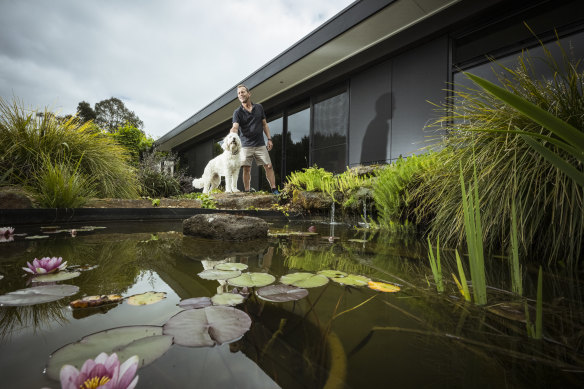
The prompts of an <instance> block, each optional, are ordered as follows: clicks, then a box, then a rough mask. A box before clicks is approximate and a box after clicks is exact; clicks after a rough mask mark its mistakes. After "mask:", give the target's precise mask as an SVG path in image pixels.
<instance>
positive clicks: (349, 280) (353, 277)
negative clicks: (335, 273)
mask: <svg viewBox="0 0 584 389" xmlns="http://www.w3.org/2000/svg"><path fill="white" fill-rule="evenodd" d="M331 279H332V280H333V281H335V282H338V283H339V284H343V285H350V286H365V285H367V284H369V281H371V280H370V279H369V278H367V277H365V276H360V275H357V274H349V275H348V276H346V277H340V278H331Z"/></svg>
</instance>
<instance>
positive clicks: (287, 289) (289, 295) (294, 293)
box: [256, 284, 308, 303]
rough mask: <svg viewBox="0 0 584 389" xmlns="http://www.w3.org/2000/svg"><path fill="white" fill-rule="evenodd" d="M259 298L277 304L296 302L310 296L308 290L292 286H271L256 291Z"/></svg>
mask: <svg viewBox="0 0 584 389" xmlns="http://www.w3.org/2000/svg"><path fill="white" fill-rule="evenodd" d="M256 294H257V295H258V297H259V298H261V299H262V300H266V301H271V302H275V303H282V302H286V301H296V300H300V299H302V298H304V297H306V296H308V290H306V289H302V288H298V287H296V286H292V285H283V284H279V285H270V286H266V287H263V288H260V289H258V290H257V291H256Z"/></svg>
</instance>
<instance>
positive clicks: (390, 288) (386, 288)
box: [367, 281, 401, 293]
mask: <svg viewBox="0 0 584 389" xmlns="http://www.w3.org/2000/svg"><path fill="white" fill-rule="evenodd" d="M367 285H368V286H369V288H371V289H373V290H377V291H379V292H387V293H394V292H399V291H400V290H401V288H400V287H399V286H397V285H393V284H387V283H385V282H375V281H369V283H368V284H367Z"/></svg>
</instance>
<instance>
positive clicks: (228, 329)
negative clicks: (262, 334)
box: [163, 306, 251, 347]
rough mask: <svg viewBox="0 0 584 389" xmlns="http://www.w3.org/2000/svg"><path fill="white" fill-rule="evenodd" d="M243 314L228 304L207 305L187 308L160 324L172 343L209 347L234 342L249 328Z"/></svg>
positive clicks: (245, 314)
mask: <svg viewBox="0 0 584 389" xmlns="http://www.w3.org/2000/svg"><path fill="white" fill-rule="evenodd" d="M250 326H251V318H250V317H249V316H248V314H247V313H245V312H243V311H240V310H239V309H235V308H232V307H222V306H211V307H206V308H203V309H189V310H186V311H182V312H179V313H177V314H176V315H174V316H173V317H171V318H170V319H169V320H168V321H167V322H166V324H164V326H163V333H164V334H165V335H172V336H173V337H174V343H176V344H178V345H181V346H187V347H210V346H214V345H215V344H223V343H229V342H234V341H236V340H238V339H240V338H241V337H242V336H243V335H244V334H245V333H246V332H247V331H248V330H249V328H250Z"/></svg>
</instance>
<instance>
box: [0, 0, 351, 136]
mask: <svg viewBox="0 0 584 389" xmlns="http://www.w3.org/2000/svg"><path fill="white" fill-rule="evenodd" d="M352 2H353V0H318V1H314V0H247V1H246V0H211V1H209V0H199V1H195V0H0V97H2V99H4V101H7V102H12V101H13V100H14V99H17V100H18V101H20V102H21V103H22V105H24V107H25V108H26V109H33V110H39V111H44V110H45V108H46V109H48V110H49V111H52V112H55V113H57V114H58V115H67V114H74V113H75V112H76V110H77V105H78V104H79V103H80V102H81V101H86V102H88V103H89V104H90V105H91V106H92V107H94V106H95V103H98V102H100V101H102V100H107V99H109V98H110V97H117V98H119V99H121V100H122V101H123V102H124V104H125V106H126V107H127V108H128V109H129V110H131V111H133V112H134V113H135V114H136V115H137V116H138V117H139V118H140V119H141V120H142V121H143V122H144V127H143V130H144V131H145V133H146V134H147V135H149V136H151V137H153V138H154V139H158V138H159V137H161V136H162V135H164V134H166V133H167V132H169V131H171V130H172V129H173V128H175V127H176V126H178V125H179V124H180V123H182V122H183V121H185V120H186V119H188V118H189V117H190V116H192V115H194V114H195V113H196V112H198V111H200V110H201V109H202V108H204V107H205V106H206V105H207V104H209V103H210V102H212V101H213V100H215V99H216V98H218V97H220V96H221V95H223V94H224V93H225V92H228V91H230V90H231V89H234V87H235V86H236V85H237V84H239V83H240V82H241V81H243V80H244V79H245V78H246V77H247V76H249V75H250V74H252V73H253V72H254V71H255V70H257V69H259V68H260V67H261V66H263V65H264V64H266V63H267V62H269V61H270V60H271V59H273V58H275V57H276V56H278V55H279V54H280V53H282V52H284V51H286V49H288V48H289V47H290V46H292V45H293V44H294V43H296V42H298V41H299V40H301V39H302V38H303V37H305V36H306V35H308V34H309V33H310V32H311V31H313V30H315V29H316V28H317V27H319V26H320V25H322V24H323V23H325V22H326V21H327V20H329V19H330V18H331V17H333V16H334V15H336V14H337V13H338V12H340V11H341V10H343V9H344V8H345V7H347V6H348V5H349V4H351V3H352ZM233 93H234V97H235V91H233Z"/></svg>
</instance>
